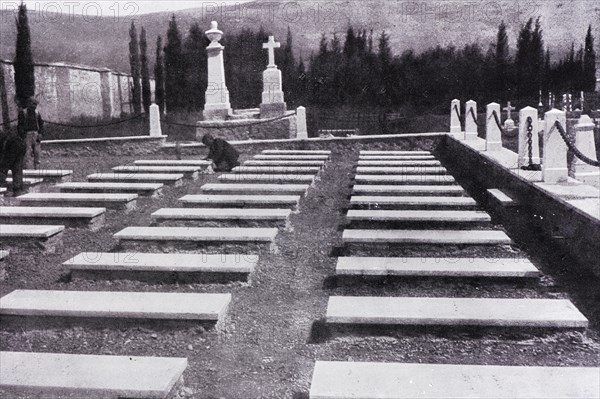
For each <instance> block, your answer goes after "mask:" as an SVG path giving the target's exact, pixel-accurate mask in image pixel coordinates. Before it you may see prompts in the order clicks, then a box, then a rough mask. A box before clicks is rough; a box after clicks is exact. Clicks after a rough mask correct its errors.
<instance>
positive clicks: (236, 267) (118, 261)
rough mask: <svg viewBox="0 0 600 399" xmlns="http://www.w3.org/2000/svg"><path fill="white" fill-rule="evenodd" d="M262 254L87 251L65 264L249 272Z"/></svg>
mask: <svg viewBox="0 0 600 399" xmlns="http://www.w3.org/2000/svg"><path fill="white" fill-rule="evenodd" d="M257 263H258V257H249V256H247V255H242V254H217V255H207V254H165V253H140V252H131V253H126V252H120V253H113V252H85V253H81V254H79V255H77V256H75V257H73V258H71V259H69V260H68V261H66V262H64V263H63V265H64V266H66V267H67V268H69V269H70V270H71V271H124V270H127V271H132V272H168V273H173V272H175V273H245V274H249V273H252V272H253V271H254V269H255V268H256V265H257Z"/></svg>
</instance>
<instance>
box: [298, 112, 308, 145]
mask: <svg viewBox="0 0 600 399" xmlns="http://www.w3.org/2000/svg"><path fill="white" fill-rule="evenodd" d="M296 138H298V139H307V138H308V130H307V128H306V108H304V107H298V108H297V109H296Z"/></svg>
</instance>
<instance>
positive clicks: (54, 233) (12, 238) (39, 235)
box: [0, 224, 65, 253]
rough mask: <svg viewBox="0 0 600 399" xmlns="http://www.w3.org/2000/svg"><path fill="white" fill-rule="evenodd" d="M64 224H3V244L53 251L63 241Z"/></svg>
mask: <svg viewBox="0 0 600 399" xmlns="http://www.w3.org/2000/svg"><path fill="white" fill-rule="evenodd" d="M64 230H65V226H64V225H33V224H24V225H17V224H2V225H0V238H1V239H2V241H1V242H2V244H3V245H5V246H8V247H11V248H12V247H14V248H21V249H35V250H38V251H39V250H40V249H41V250H42V251H44V252H47V253H53V252H54V251H55V250H56V247H57V246H59V245H60V244H61V243H62V233H63V231H64Z"/></svg>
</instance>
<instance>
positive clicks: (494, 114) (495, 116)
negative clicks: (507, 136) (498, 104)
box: [490, 110, 503, 131]
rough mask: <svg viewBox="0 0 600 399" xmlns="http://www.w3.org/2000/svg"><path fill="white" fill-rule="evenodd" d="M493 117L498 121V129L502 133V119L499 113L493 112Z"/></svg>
mask: <svg viewBox="0 0 600 399" xmlns="http://www.w3.org/2000/svg"><path fill="white" fill-rule="evenodd" d="M492 116H493V117H494V120H495V121H496V125H497V126H498V129H500V131H502V130H503V129H502V122H500V119H499V118H498V113H497V112H496V110H493V111H492ZM492 116H490V119H491V118H492Z"/></svg>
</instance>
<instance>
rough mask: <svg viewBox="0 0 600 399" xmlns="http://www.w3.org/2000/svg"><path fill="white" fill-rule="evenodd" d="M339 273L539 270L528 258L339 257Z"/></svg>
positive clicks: (515, 273)
mask: <svg viewBox="0 0 600 399" xmlns="http://www.w3.org/2000/svg"><path fill="white" fill-rule="evenodd" d="M335 272H336V274H337V275H338V276H405V277H406V276H408V277H461V278H462V277H491V278H526V277H527V278H534V277H539V276H540V275H541V273H540V271H539V270H538V269H537V268H536V267H535V266H534V265H533V264H532V263H531V262H530V261H529V260H528V259H523V258H519V259H514V258H506V259H502V258H495V259H485V258H422V257H416V258H404V257H403V258H377V257H340V258H338V262H337V266H336V269H335Z"/></svg>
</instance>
